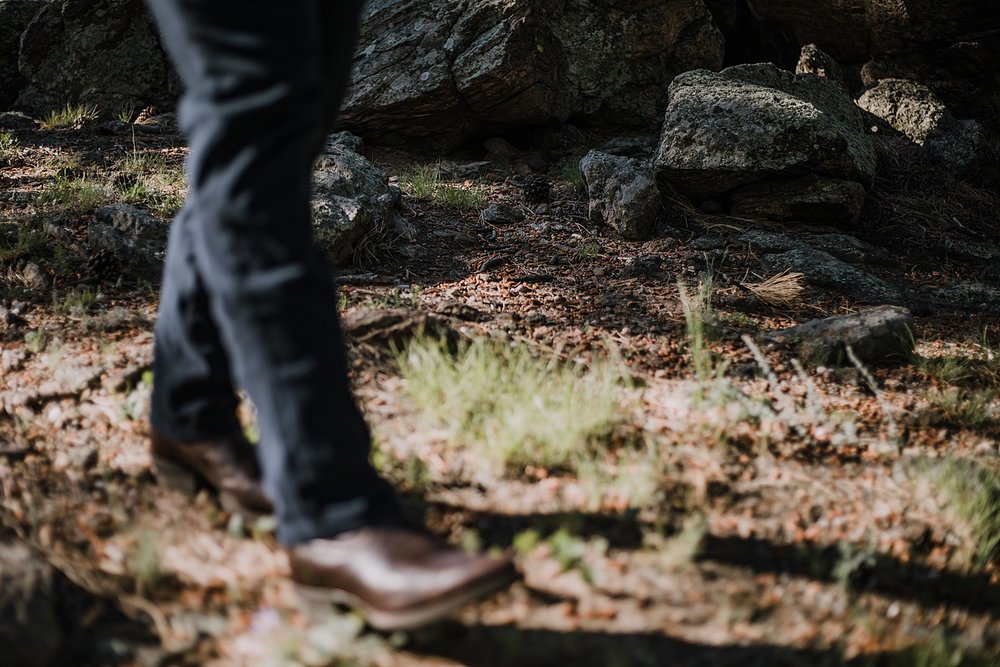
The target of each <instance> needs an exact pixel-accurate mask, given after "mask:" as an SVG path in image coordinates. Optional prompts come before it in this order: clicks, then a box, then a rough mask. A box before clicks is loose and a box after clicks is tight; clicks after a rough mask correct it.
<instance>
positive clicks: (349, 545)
mask: <svg viewBox="0 0 1000 667" xmlns="http://www.w3.org/2000/svg"><path fill="white" fill-rule="evenodd" d="M288 558H289V561H290V563H291V566H292V580H293V581H294V582H295V583H296V584H297V589H298V592H299V595H300V596H302V597H303V598H304V599H305V600H307V601H310V602H314V603H315V602H318V603H323V604H331V603H335V604H342V605H346V606H349V607H352V608H354V609H357V610H358V611H360V612H361V613H362V614H363V615H364V616H365V618H366V619H367V621H368V623H369V624H370V625H371V626H372V627H374V628H376V629H378V630H384V631H394V630H406V629H410V628H414V627H417V626H419V625H423V624H425V623H427V622H429V621H433V620H435V619H437V618H440V617H441V616H444V615H445V614H447V613H448V612H450V611H452V610H453V609H457V608H458V607H460V606H462V605H464V604H466V603H467V602H471V601H472V600H475V599H477V598H480V597H484V596H486V595H487V594H489V593H492V592H494V591H496V590H499V589H501V588H504V587H505V586H507V585H508V584H510V583H511V582H513V581H514V580H515V579H516V578H517V573H516V571H515V570H514V566H513V564H512V563H511V561H510V559H508V558H493V557H490V556H474V555H470V554H467V553H465V552H464V551H462V550H460V549H455V548H452V547H450V546H448V545H446V544H443V543H442V542H440V541H439V540H437V539H435V538H434V537H432V536H430V535H428V534H426V533H424V532H423V531H420V530H416V529H413V528H409V527H405V526H381V525H380V526H369V527H366V528H361V529H359V530H355V531H351V532H348V533H344V534H342V535H338V536H337V537H334V538H331V539H317V540H311V541H308V542H305V543H303V544H299V545H296V546H293V547H291V548H289V549H288Z"/></svg>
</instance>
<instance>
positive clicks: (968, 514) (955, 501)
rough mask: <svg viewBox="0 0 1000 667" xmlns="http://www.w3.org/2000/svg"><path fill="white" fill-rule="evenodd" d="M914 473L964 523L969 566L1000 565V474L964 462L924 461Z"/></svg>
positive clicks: (961, 460) (958, 460)
mask: <svg viewBox="0 0 1000 667" xmlns="http://www.w3.org/2000/svg"><path fill="white" fill-rule="evenodd" d="M918 470H919V471H920V473H921V474H922V475H923V476H924V477H925V478H927V479H929V480H930V481H931V483H932V484H933V485H934V488H935V489H936V490H937V491H938V493H939V494H940V496H941V499H942V500H943V501H944V502H945V504H946V507H947V508H949V509H950V510H951V511H953V512H954V513H955V514H956V515H957V516H958V518H959V519H960V520H961V521H963V522H965V523H966V524H968V526H969V529H970V531H971V534H972V538H973V540H974V542H975V545H974V558H973V562H972V564H973V566H975V567H985V566H986V565H987V564H989V563H1000V473H997V472H996V471H995V470H991V469H990V468H987V467H985V466H983V465H982V464H980V463H978V462H976V461H972V460H968V459H926V460H924V461H922V462H921V464H920V466H919V468H918Z"/></svg>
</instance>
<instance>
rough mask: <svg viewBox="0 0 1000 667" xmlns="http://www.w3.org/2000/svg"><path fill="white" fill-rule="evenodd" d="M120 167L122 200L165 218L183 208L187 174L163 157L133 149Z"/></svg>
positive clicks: (118, 186) (118, 183)
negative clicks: (185, 175)
mask: <svg viewBox="0 0 1000 667" xmlns="http://www.w3.org/2000/svg"><path fill="white" fill-rule="evenodd" d="M117 167H118V171H119V176H118V178H117V179H116V184H115V194H116V195H117V197H118V198H119V199H120V200H122V201H125V202H127V203H129V204H135V205H140V206H144V207H146V208H148V209H149V210H150V211H152V212H153V213H155V214H156V215H158V216H160V217H163V218H172V217H174V216H175V215H177V212H178V211H180V209H181V207H182V206H183V205H184V198H185V195H184V193H185V189H184V173H183V171H182V170H181V169H180V168H179V167H175V166H172V165H170V164H168V163H167V162H166V161H165V160H164V159H163V158H162V157H161V156H159V155H157V154H155V153H151V152H143V151H139V150H138V149H137V148H136V147H134V146H133V148H132V150H130V151H129V152H128V153H126V155H125V157H124V158H122V159H121V160H119V161H118V164H117Z"/></svg>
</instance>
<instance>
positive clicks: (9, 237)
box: [0, 218, 52, 262]
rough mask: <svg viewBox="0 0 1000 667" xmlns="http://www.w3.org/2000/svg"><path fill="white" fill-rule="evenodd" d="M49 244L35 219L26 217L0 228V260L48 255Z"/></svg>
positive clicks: (46, 235) (6, 260) (37, 257)
mask: <svg viewBox="0 0 1000 667" xmlns="http://www.w3.org/2000/svg"><path fill="white" fill-rule="evenodd" d="M51 246H52V243H51V240H50V239H49V236H48V234H46V233H45V230H44V229H42V226H41V223H40V221H39V220H37V219H34V218H27V219H24V220H20V221H17V222H16V223H15V224H12V225H4V226H3V227H2V228H0V262H9V261H13V260H18V259H34V260H37V259H40V258H44V257H48V256H49V253H50V251H51Z"/></svg>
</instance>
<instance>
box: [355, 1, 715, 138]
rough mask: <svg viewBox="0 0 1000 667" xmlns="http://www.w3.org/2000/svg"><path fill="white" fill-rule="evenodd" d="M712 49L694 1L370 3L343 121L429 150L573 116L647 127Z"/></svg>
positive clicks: (711, 36) (711, 61)
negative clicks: (674, 85)
mask: <svg viewBox="0 0 1000 667" xmlns="http://www.w3.org/2000/svg"><path fill="white" fill-rule="evenodd" d="M722 55H723V39H722V36H721V33H719V31H718V30H717V29H716V28H715V26H714V24H713V23H712V17H711V15H710V14H709V12H708V10H707V9H706V8H705V6H704V4H703V3H702V1H701V0H676V1H675V2H669V3H663V2H658V1H655V0H640V1H638V2H633V3H627V4H622V3H618V2H613V1H612V0H556V1H555V2H553V1H552V0H484V1H482V2H471V3H467V2H457V1H456V0H432V1H430V2H427V1H424V2H418V1H417V0H372V1H371V2H369V3H368V5H367V8H366V10H365V15H364V19H363V22H362V28H361V40H360V48H359V51H358V54H357V59H356V65H355V71H354V76H353V84H352V90H351V92H350V94H349V96H348V99H347V100H346V102H345V104H344V108H343V113H342V116H341V120H342V122H343V124H344V125H345V126H347V127H348V128H350V129H352V130H354V131H356V132H358V133H359V134H362V135H368V136H372V137H377V138H378V140H379V141H380V142H418V143H424V144H426V145H432V146H434V147H435V148H436V149H438V150H440V149H441V148H442V147H443V148H444V149H447V148H450V147H453V146H456V145H458V144H460V143H462V142H463V141H466V140H468V139H470V138H473V137H476V136H482V135H484V134H485V133H487V132H491V131H494V130H496V129H500V128H503V127H505V126H510V125H517V124H543V123H546V122H549V121H561V120H565V119H567V118H569V117H571V116H572V117H575V118H580V119H582V120H589V121H593V122H602V121H603V122H608V123H610V124H614V125H619V126H620V125H630V126H638V127H642V126H647V127H648V126H652V125H655V123H656V121H657V117H658V113H659V112H660V111H661V110H662V106H663V103H664V101H665V100H664V97H665V95H664V92H665V90H666V86H667V84H668V82H669V81H670V80H671V79H672V78H673V77H674V76H675V75H676V74H678V73H680V72H682V71H684V70H687V69H691V68H695V67H709V68H712V67H716V68H717V67H720V66H721V64H722Z"/></svg>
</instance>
